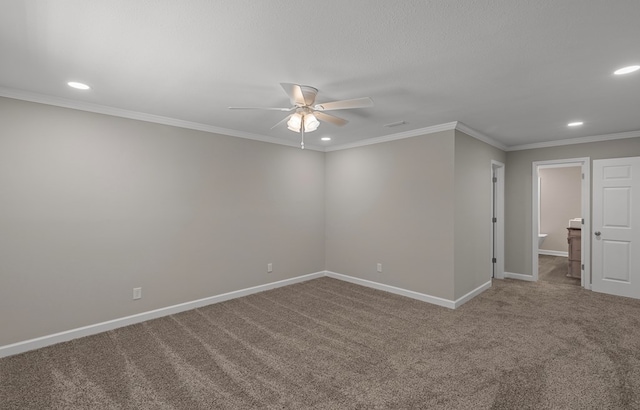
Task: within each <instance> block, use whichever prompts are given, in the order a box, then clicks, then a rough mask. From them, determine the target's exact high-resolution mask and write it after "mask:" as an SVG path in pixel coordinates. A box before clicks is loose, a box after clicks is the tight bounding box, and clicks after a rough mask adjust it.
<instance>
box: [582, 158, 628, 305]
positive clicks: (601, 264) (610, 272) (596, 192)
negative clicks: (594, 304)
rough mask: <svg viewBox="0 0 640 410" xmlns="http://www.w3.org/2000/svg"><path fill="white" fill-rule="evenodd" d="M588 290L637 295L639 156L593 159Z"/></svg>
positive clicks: (620, 294)
mask: <svg viewBox="0 0 640 410" xmlns="http://www.w3.org/2000/svg"><path fill="white" fill-rule="evenodd" d="M592 248H593V267H592V269H593V270H592V272H593V283H592V290H594V291H596V292H604V293H610V294H613V295H619V296H627V297H632V298H640V157H632V158H616V159H602V160H595V161H593V235H592Z"/></svg>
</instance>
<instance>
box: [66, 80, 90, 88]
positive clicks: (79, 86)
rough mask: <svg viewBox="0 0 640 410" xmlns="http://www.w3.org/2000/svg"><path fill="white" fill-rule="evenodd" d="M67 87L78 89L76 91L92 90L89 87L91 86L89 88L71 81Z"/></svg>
mask: <svg viewBox="0 0 640 410" xmlns="http://www.w3.org/2000/svg"><path fill="white" fill-rule="evenodd" d="M67 85H68V86H69V87H72V88H76V89H78V90H89V89H90V88H91V87H89V86H88V85H86V84H83V83H78V82H75V81H69V82H68V83H67Z"/></svg>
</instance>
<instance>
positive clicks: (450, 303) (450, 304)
mask: <svg viewBox="0 0 640 410" xmlns="http://www.w3.org/2000/svg"><path fill="white" fill-rule="evenodd" d="M325 275H326V276H328V277H330V278H334V279H338V280H343V281H345V282H349V283H355V284H356V285H360V286H365V287H368V288H372V289H378V290H382V291H385V292H389V293H393V294H396V295H400V296H406V297H408V298H411V299H417V300H420V301H422V302H427V303H431V304H432V305H438V306H442V307H446V308H449V309H455V308H457V307H460V306H462V305H463V304H464V303H466V302H468V301H470V300H471V299H473V298H474V297H476V296H477V295H479V294H480V293H482V292H484V291H485V290H487V289H489V288H490V287H491V280H489V281H488V282H486V283H484V284H482V285H480V286H478V287H477V288H475V289H473V290H472V291H471V292H469V293H467V294H466V295H464V296H462V297H460V298H458V299H456V300H449V299H444V298H439V297H437V296H431V295H427V294H425V293H420V292H414V291H412V290H407V289H403V288H398V287H395V286H391V285H385V284H384V283H379V282H373V281H370V280H367V279H360V278H356V277H353V276H349V275H343V274H342V273H336V272H331V271H326V272H325Z"/></svg>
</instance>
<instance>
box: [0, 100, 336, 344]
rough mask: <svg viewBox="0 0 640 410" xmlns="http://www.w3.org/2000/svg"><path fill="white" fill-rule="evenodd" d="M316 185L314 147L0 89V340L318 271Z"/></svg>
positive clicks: (320, 229)
mask: <svg viewBox="0 0 640 410" xmlns="http://www.w3.org/2000/svg"><path fill="white" fill-rule="evenodd" d="M324 186H325V184H324V154H323V153H321V152H314V151H309V150H305V151H302V150H300V149H297V148H291V147H285V146H280V145H275V144H269V143H262V142H257V141H251V140H247V139H241V138H234V137H228V136H222V135H215V134H210V133H205V132H199V131H193V130H186V129H181V128H174V127H170V126H164V125H158V124H152V123H146V122H141V121H134V120H127V119H123V118H116V117H110V116H106V115H100V114H93V113H87V112H81V111H75V110H70V109H64V108H58V107H52V106H47V105H41V104H35V103H29V102H24V101H18V100H11V99H6V98H0V329H2V330H1V331H0V345H6V344H10V343H14V342H18V341H22V340H26V339H31V338H35V337H39V336H43V335H48V334H52V333H56V332H60V331H64V330H68V329H72V328H77V327H80V326H84V325H89V324H93V323H99V322H103V321H106V320H110V319H115V318H120V317H123V316H127V315H132V314H135V313H139V312H144V311H149V310H152V309H156V308H160V307H165V306H170V305H174V304H177V303H181V302H187V301H192V300H196V299H200V298H204V297H208V296H213V295H218V294H222V293H225V292H229V291H233V290H238V289H244V288H247V287H251V286H256V285H261V284H265V283H268V282H273V281H277V280H282V279H286V278H291V277H295V276H299V275H302V274H306V273H312V272H318V271H323V270H324V263H325V261H324V255H325V251H324V245H325V242H324V236H325V235H324V228H325V220H324V202H325V201H324ZM269 262H271V263H273V268H274V271H273V273H271V274H267V273H266V264H267V263H269ZM139 286H141V287H142V295H143V298H142V299H140V300H138V301H133V300H132V288H134V287H139Z"/></svg>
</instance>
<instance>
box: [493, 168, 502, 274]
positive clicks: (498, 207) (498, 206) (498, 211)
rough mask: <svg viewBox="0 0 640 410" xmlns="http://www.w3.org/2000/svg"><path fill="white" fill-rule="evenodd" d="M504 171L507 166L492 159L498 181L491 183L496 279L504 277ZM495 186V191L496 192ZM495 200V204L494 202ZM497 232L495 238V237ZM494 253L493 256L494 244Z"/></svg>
mask: <svg viewBox="0 0 640 410" xmlns="http://www.w3.org/2000/svg"><path fill="white" fill-rule="evenodd" d="M504 171H505V166H504V164H503V163H502V162H498V161H494V160H491V178H492V179H493V176H494V174H495V176H496V178H497V181H496V183H495V184H493V183H492V184H491V218H492V219H491V236H492V241H493V242H492V243H493V244H495V258H496V263H495V264H492V265H494V268H495V271H494V277H495V278H496V279H504ZM494 187H495V192H494ZM494 200H495V204H494ZM494 205H495V216H496V219H497V221H496V226H495V231H494V229H493V228H494V227H493V216H494V215H493V207H494ZM494 232H495V238H494V237H493V235H494ZM491 247H492V254H491V257H493V255H494V252H493V245H492V246H491Z"/></svg>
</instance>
